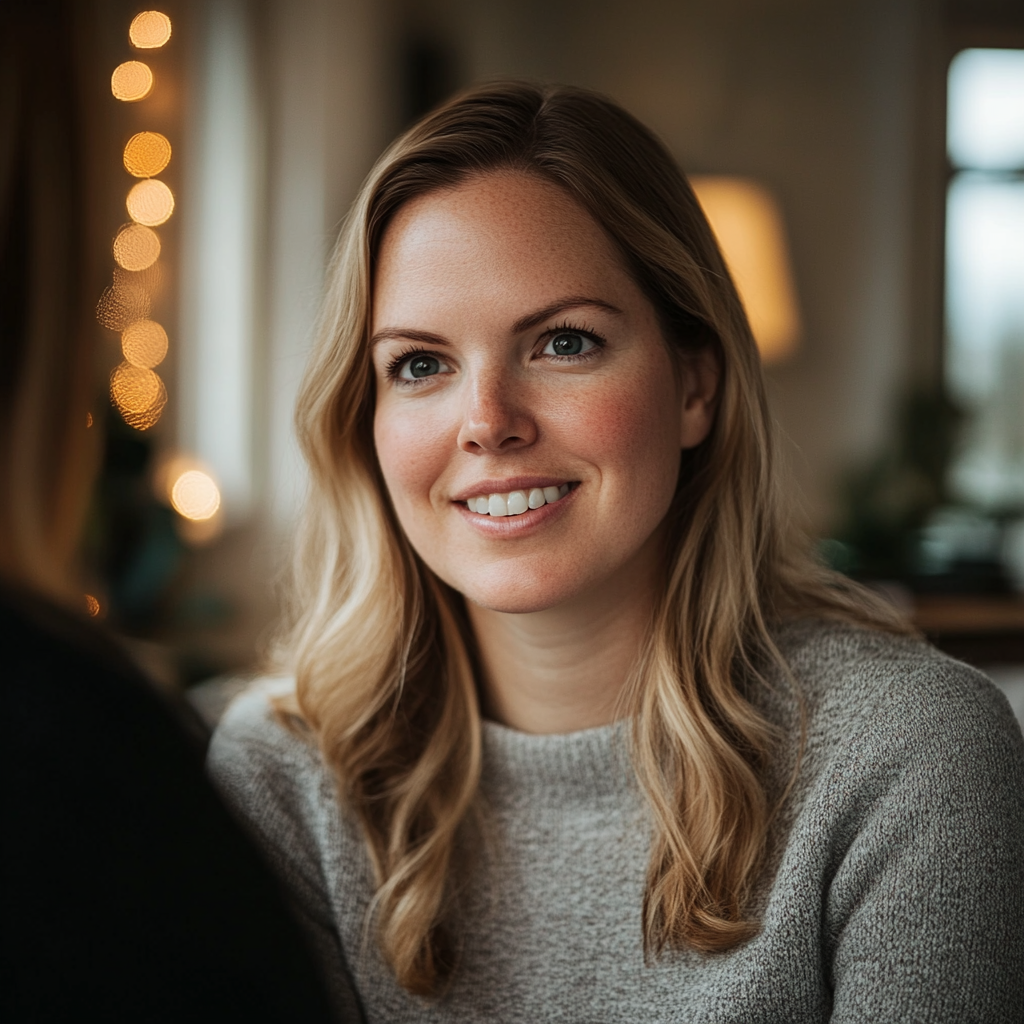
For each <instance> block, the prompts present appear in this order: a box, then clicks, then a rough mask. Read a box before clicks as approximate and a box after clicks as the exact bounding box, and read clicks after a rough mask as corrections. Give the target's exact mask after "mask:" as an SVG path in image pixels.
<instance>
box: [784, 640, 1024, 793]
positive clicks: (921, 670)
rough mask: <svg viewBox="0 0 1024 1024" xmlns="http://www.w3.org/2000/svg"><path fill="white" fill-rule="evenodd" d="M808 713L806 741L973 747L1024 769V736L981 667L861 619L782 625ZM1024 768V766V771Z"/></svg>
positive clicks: (928, 753)
mask: <svg viewBox="0 0 1024 1024" xmlns="http://www.w3.org/2000/svg"><path fill="white" fill-rule="evenodd" d="M778 643H779V647H780V650H781V651H782V653H783V655H784V657H785V658H786V661H787V664H788V666H789V669H790V671H791V673H792V677H793V680H794V682H795V684H796V686H797V688H798V691H799V693H800V696H801V699H802V701H803V705H804V710H805V713H806V727H807V739H808V742H809V744H810V745H811V746H812V747H813V746H817V747H824V748H827V749H831V750H832V751H834V752H839V751H847V752H852V751H856V752H857V757H858V760H860V759H861V757H862V756H863V755H864V754H865V753H866V752H868V751H871V752H873V754H874V755H875V756H876V757H881V758H882V760H883V761H885V762H886V763H888V764H890V765H891V764H892V762H893V759H898V760H913V759H917V758H920V757H922V756H924V757H927V758H929V759H931V758H934V757H936V756H938V755H940V754H941V752H942V751H944V750H945V751H946V754H947V757H950V758H955V757H956V756H957V755H958V754H959V753H963V752H964V751H968V752H969V755H970V756H969V757H968V758H967V759H966V760H965V762H962V764H961V767H965V766H967V765H971V764H973V765H977V764H978V763H979V759H984V758H985V757H988V758H991V759H993V760H994V761H995V762H997V763H999V764H1002V765H1003V766H1004V767H1005V766H1012V771H1014V772H1016V773H1017V774H1022V772H1024V738H1022V735H1021V729H1020V726H1019V724H1018V722H1017V720H1016V718H1015V717H1014V715H1013V712H1012V711H1011V710H1010V706H1009V704H1008V702H1007V700H1006V698H1005V696H1004V695H1003V694H1002V693H1001V692H1000V691H999V690H998V689H997V688H996V686H995V685H994V684H993V683H992V682H991V681H990V680H989V679H988V677H987V676H985V675H984V673H982V672H980V671H978V670H977V669H975V668H972V667H971V666H969V665H965V664H964V663H963V662H959V661H956V660H955V659H953V658H950V657H949V656H948V655H945V654H943V653H942V652H941V651H939V650H937V649H936V648H935V647H933V646H932V645H931V644H929V643H927V642H926V641H924V640H922V639H920V638H917V637H914V636H906V635H897V634H891V633H886V632H882V631H881V630H877V629H869V628H864V627H860V626H855V625H849V624H845V623H836V622H821V621H807V620H804V621H801V622H797V623H792V624H790V625H788V626H786V627H784V628H783V629H782V630H781V631H780V632H779V635H778ZM1022 778H1024V775H1022Z"/></svg>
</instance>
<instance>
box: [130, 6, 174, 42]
mask: <svg viewBox="0 0 1024 1024" xmlns="http://www.w3.org/2000/svg"><path fill="white" fill-rule="evenodd" d="M128 38H129V39H130V40H131V42H132V46H137V47H138V48H139V49H140V50H156V49H159V48H160V47H161V46H163V45H164V44H165V43H166V42H167V41H168V40H169V39H170V38H171V19H170V18H168V17H167V15H166V14H164V13H162V12H161V11H143V12H142V13H141V14H136V15H135V17H134V18H133V19H132V23H131V25H130V26H129V27H128Z"/></svg>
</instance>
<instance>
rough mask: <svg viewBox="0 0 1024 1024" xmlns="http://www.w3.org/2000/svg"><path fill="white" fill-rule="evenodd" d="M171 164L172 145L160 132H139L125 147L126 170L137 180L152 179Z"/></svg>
mask: <svg viewBox="0 0 1024 1024" xmlns="http://www.w3.org/2000/svg"><path fill="white" fill-rule="evenodd" d="M170 162H171V144H170V143H169V142H168V141H167V139H166V138H165V137H164V136H163V135H161V134H160V133H159V132H139V133H138V134H137V135H133V136H132V137H131V138H130V139H129V140H128V145H126V146H125V147H124V169H125V170H126V171H127V172H128V173H129V174H133V175H134V176H135V177H136V178H152V177H153V176H154V175H155V174H159V173H160V172H161V171H162V170H163V169H164V168H165V167H166V166H167V165H168V164H169V163H170Z"/></svg>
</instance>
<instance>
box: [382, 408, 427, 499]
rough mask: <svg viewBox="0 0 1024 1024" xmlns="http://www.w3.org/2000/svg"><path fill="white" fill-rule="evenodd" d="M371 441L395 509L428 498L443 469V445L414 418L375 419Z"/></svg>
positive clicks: (388, 417)
mask: <svg viewBox="0 0 1024 1024" xmlns="http://www.w3.org/2000/svg"><path fill="white" fill-rule="evenodd" d="M373 440H374V445H375V446H376V449H377V458H378V460H379V461H380V468H381V471H382V472H383V474H384V481H385V483H386V484H387V486H388V491H389V492H390V493H391V498H392V501H393V502H394V503H395V506H396V508H401V507H402V506H408V505H412V504H416V503H417V502H421V501H425V500H428V499H429V494H430V487H431V485H432V484H433V482H434V481H435V480H436V479H437V477H438V475H439V474H440V473H441V471H442V469H443V468H444V459H443V453H442V449H443V442H442V441H441V439H440V438H439V436H438V433H437V431H436V430H433V431H432V430H431V429H430V428H429V426H428V425H427V424H425V423H422V422H420V420H419V418H418V417H416V416H394V415H381V414H380V413H379V412H378V414H377V416H376V417H375V418H374V424H373Z"/></svg>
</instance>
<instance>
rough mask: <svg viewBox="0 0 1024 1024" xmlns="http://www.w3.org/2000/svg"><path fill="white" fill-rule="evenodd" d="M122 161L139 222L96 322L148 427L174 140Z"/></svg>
mask: <svg viewBox="0 0 1024 1024" xmlns="http://www.w3.org/2000/svg"><path fill="white" fill-rule="evenodd" d="M128 38H129V40H130V41H131V44H132V45H133V46H135V47H137V48H138V49H141V50H152V49H159V48H160V47H161V46H164V45H165V44H166V43H167V42H168V40H169V39H170V38H171V19H170V18H168V17H167V15H166V14H164V13H163V12H161V11H142V12H141V13H140V14H137V15H136V16H135V17H134V18H133V19H132V21H131V24H130V25H129V28H128ZM153 82H154V80H153V72H152V69H151V68H150V67H149V65H148V64H145V63H143V62H142V61H138V60H129V61H125V62H124V63H122V64H119V65H118V66H117V67H116V68H114V71H113V74H112V75H111V76H110V91H111V92H112V93H113V95H114V96H115V98H117V99H119V100H122V101H124V102H128V103H133V102H137V101H138V100H142V99H145V98H146V97H147V96H148V95H149V94H150V92H151V91H152V89H153ZM122 160H123V163H124V168H125V170H126V171H127V172H128V173H129V174H131V175H132V176H133V177H135V178H140V179H142V180H140V181H138V182H137V183H136V184H135V185H134V186H133V187H132V188H131V189H130V190H129V192H128V195H127V197H126V199H125V206H126V207H127V210H128V215H129V216H130V217H131V218H132V221H133V223H131V224H125V225H124V226H123V227H121V229H120V230H119V231H118V233H117V236H116V237H115V238H114V242H113V255H114V263H115V267H114V281H113V284H112V285H111V286H110V287H108V288H106V289H105V290H104V292H103V294H102V295H101V296H100V299H99V302H98V303H97V306H96V317H97V319H98V320H99V322H100V323H101V324H103V326H104V327H108V328H110V329H111V330H116V331H119V332H120V333H121V351H122V353H123V355H124V362H122V363H121V364H120V365H119V366H116V367H115V368H114V370H113V371H112V372H111V374H110V400H111V402H112V403H113V405H114V406H115V407H116V408H117V410H118V412H119V413H120V414H121V416H122V418H123V419H124V421H125V422H126V423H127V424H128V425H129V426H132V427H134V428H135V429H136V430H148V429H149V428H150V427H152V426H154V425H155V424H156V423H157V422H158V421H159V419H160V416H161V414H162V412H163V410H164V406H166V404H167V388H166V387H165V385H164V382H163V380H162V379H161V378H160V376H159V374H157V373H155V372H154V371H153V367H154V366H158V365H159V364H160V363H161V362H163V360H164V358H165V357H166V355H167V348H168V340H167V332H166V331H165V330H164V328H163V326H162V325H161V324H158V323H157V322H156V321H155V320H151V319H150V318H149V314H150V310H151V307H152V296H153V292H154V290H155V289H156V288H157V287H158V286H159V284H160V283H161V279H162V275H161V273H160V269H159V265H158V264H157V260H158V259H159V257H160V237H159V236H158V235H157V233H156V232H155V231H153V230H152V229H153V228H154V227H156V226H157V225H160V224H163V223H164V222H165V221H166V220H167V219H168V217H170V216H171V214H172V213H173V212H174V194H173V193H172V192H171V190H170V189H169V188H168V187H167V186H166V185H165V184H164V183H163V182H162V181H159V180H157V178H156V177H155V175H157V174H160V173H161V172H162V171H163V170H164V168H166V167H167V165H168V163H170V160H171V143H170V141H169V140H168V139H167V138H166V136H164V135H161V134H160V133H159V132H152V131H143V132H136V133H135V134H134V135H133V136H132V137H131V138H130V139H129V140H128V142H127V144H126V145H125V147H124V152H123V154H122ZM88 425H89V426H91V425H92V417H91V416H90V417H89V420H88ZM214 487H215V488H216V485H214ZM217 502H218V504H219V502H220V496H219V492H218V497H217ZM211 514H212V513H211ZM89 600H90V601H92V600H94V599H93V598H89ZM96 608H97V612H92V610H91V606H90V613H91V614H96V613H98V609H99V605H98V603H97V605H96Z"/></svg>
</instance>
